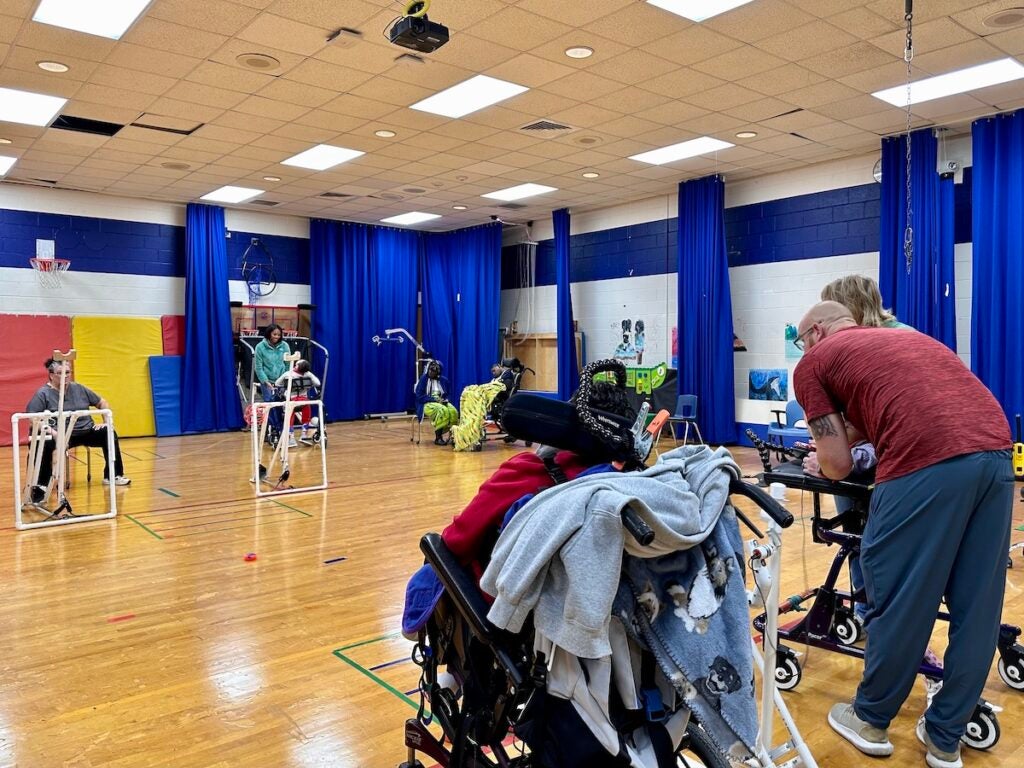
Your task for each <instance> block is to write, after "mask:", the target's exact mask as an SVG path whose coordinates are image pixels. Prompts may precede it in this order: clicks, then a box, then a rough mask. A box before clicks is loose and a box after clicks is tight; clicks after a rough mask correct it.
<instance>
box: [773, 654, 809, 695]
mask: <svg viewBox="0 0 1024 768" xmlns="http://www.w3.org/2000/svg"><path fill="white" fill-rule="evenodd" d="M803 674H804V673H803V670H802V669H800V662H799V661H798V660H797V658H796V654H795V653H793V652H792V651H791V650H789V649H788V648H779V653H778V657H777V661H776V666H775V684H776V686H778V688H779V690H780V691H791V690H793V689H794V688H796V687H797V686H798V685H800V679H801V678H802V677H803Z"/></svg>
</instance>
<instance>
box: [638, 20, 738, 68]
mask: <svg viewBox="0 0 1024 768" xmlns="http://www.w3.org/2000/svg"><path fill="white" fill-rule="evenodd" d="M742 45H743V43H742V42H740V41H739V40H735V39H733V38H731V37H727V36H726V35H723V34H720V33H718V32H715V30H713V29H708V28H707V27H705V26H703V25H701V24H694V25H693V26H691V27H687V28H686V29H683V30H680V31H678V32H675V33H673V34H671V35H668V36H667V37H662V38H661V39H659V40H655V41H654V42H652V43H649V44H646V45H645V46H644V50H645V51H647V52H648V53H653V54H654V55H655V56H660V57H661V58H663V59H668V60H669V61H674V62H675V63H676V64H682V65H684V66H687V65H690V64H694V63H696V62H698V61H704V60H705V59H710V58H713V57H715V56H720V55H722V54H723V53H728V52H729V51H732V50H735V49H736V48H739V47H740V46H742Z"/></svg>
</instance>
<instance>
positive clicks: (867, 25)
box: [812, 0, 903, 40]
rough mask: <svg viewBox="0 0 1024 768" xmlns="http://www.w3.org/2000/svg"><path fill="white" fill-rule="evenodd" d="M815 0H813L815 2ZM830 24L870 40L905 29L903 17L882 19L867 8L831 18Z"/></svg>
mask: <svg viewBox="0 0 1024 768" xmlns="http://www.w3.org/2000/svg"><path fill="white" fill-rule="evenodd" d="M813 1H814V0H812V2H813ZM828 21H829V23H830V24H832V25H833V26H835V27H838V28H839V29H841V30H843V31H845V32H848V33H850V34H851V35H856V36H857V37H859V38H861V39H862V40H869V39H871V38H872V37H877V36H878V35H884V34H885V33H886V32H891V31H892V30H894V29H901V28H902V27H903V16H902V14H899V15H897V16H894V17H882V16H879V15H878V14H877V13H874V12H873V11H871V10H869V9H867V8H850V9H848V10H845V11H843V12H841V13H837V14H835V15H834V16H830V17H829V20H828Z"/></svg>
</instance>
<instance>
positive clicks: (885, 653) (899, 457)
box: [793, 302, 1013, 768]
mask: <svg viewBox="0 0 1024 768" xmlns="http://www.w3.org/2000/svg"><path fill="white" fill-rule="evenodd" d="M797 343H798V346H799V345H800V344H801V343H802V345H803V346H804V348H805V349H806V351H807V353H806V354H805V355H804V357H803V359H802V360H801V361H800V363H799V365H797V367H796V371H795V373H794V375H793V382H794V387H795V391H796V399H797V401H798V402H799V403H800V405H801V406H803V409H804V412H805V413H806V416H807V424H808V427H809V428H810V431H811V434H812V435H813V437H814V439H815V442H816V444H817V454H818V463H819V464H820V467H821V471H822V472H823V474H824V475H825V476H826V477H830V478H832V479H834V480H839V479H842V478H844V477H846V475H847V474H849V472H850V469H851V466H852V458H851V454H850V444H851V443H852V442H855V441H856V440H858V439H861V436H863V437H866V438H867V439H868V440H869V441H870V442H871V443H873V444H874V445H875V449H876V451H877V455H878V471H877V476H876V488H875V491H874V493H873V495H872V498H871V507H870V511H869V514H868V522H867V527H866V529H865V531H864V537H863V541H862V544H861V562H862V564H863V566H864V577H865V587H866V590H867V597H868V603H869V609H868V614H867V617H866V626H867V629H868V643H867V648H866V650H865V659H864V677H863V679H862V680H861V683H860V686H859V687H858V689H857V695H856V698H855V699H854V701H853V703H852V704H837V705H835V706H834V707H833V708H832V710H831V712H830V713H829V718H828V719H829V724H830V725H831V726H832V728H833V729H835V730H836V732H838V733H839V734H840V735H841V736H843V737H844V738H846V739H847V740H848V741H850V742H851V743H852V744H853V745H854V746H856V747H857V748H858V749H860V750H861V751H862V752H864V753H866V754H869V755H876V756H884V755H889V754H892V751H893V747H892V744H891V743H890V741H889V736H888V727H889V723H890V721H891V720H892V719H893V718H894V717H895V716H896V714H897V712H899V709H900V706H901V705H902V704H903V702H904V700H905V699H906V697H907V695H908V694H909V693H910V690H911V688H912V687H913V684H914V677H915V675H916V672H917V667H918V663H919V660H920V659H921V657H922V656H923V655H924V652H925V648H926V647H927V645H928V641H929V639H930V637H931V633H932V627H933V625H934V623H935V619H936V614H937V612H938V609H939V605H940V602H941V600H942V598H943V597H945V599H946V603H947V606H948V609H949V613H950V616H951V619H950V625H949V626H950V630H949V649H948V650H947V651H946V654H945V658H944V675H943V686H942V689H941V690H940V691H939V693H938V694H937V695H936V696H935V698H934V699H933V700H932V703H931V706H930V707H929V708H928V711H927V712H925V714H924V716H923V717H922V718H921V720H920V721H919V723H918V727H917V735H918V738H919V739H921V741H922V742H923V743H924V744H925V745H926V747H927V749H928V753H927V763H928V765H929V766H932V768H960V766H961V765H962V763H961V761H960V748H959V745H960V737H961V736H962V735H963V733H964V730H965V728H966V725H967V722H968V721H969V719H970V717H971V713H972V712H973V710H974V707H975V705H976V704H977V701H978V697H979V696H980V695H981V692H982V689H983V688H984V686H985V678H986V677H987V676H988V671H989V667H990V666H991V663H992V654H993V652H994V651H995V647H996V638H997V635H998V630H999V621H1000V613H1001V611H1002V603H1003V588H1004V583H1005V575H1006V551H1007V547H1008V546H1009V533H1010V513H1011V507H1012V505H1013V474H1012V470H1011V462H1010V452H1009V450H1010V446H1011V440H1010V427H1009V424H1008V423H1007V421H1006V416H1005V415H1004V413H1003V410H1002V408H1001V407H1000V405H999V403H998V402H997V401H996V399H995V398H994V397H993V396H992V393H991V392H989V391H988V389H986V388H985V385H984V384H982V383H981V382H980V381H979V380H978V379H977V378H976V377H975V376H974V375H973V374H972V373H971V372H970V371H969V370H968V369H967V368H966V367H965V366H964V365H963V363H962V362H961V361H960V359H959V358H958V357H957V356H956V355H955V354H954V353H953V352H951V351H950V350H949V349H948V348H947V347H945V346H944V345H942V344H940V343H939V342H937V341H935V340H934V339H932V338H930V337H928V336H925V335H924V334H921V333H917V332H916V331H911V330H907V331H902V330H892V329H885V328H863V327H858V326H857V325H856V323H855V322H854V320H853V317H852V316H851V315H850V312H849V310H848V309H846V307H844V306H843V305H841V304H838V303H836V302H822V303H820V304H817V305H815V306H814V307H812V308H811V310H810V311H809V312H808V313H807V315H806V316H805V317H804V318H803V320H801V321H800V326H799V335H798V336H797ZM844 419H845V422H844Z"/></svg>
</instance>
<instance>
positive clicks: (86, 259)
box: [0, 209, 309, 285]
mask: <svg viewBox="0 0 1024 768" xmlns="http://www.w3.org/2000/svg"><path fill="white" fill-rule="evenodd" d="M254 237H257V238H259V239H260V240H261V241H262V242H263V244H264V245H266V246H267V249H268V250H269V251H270V253H271V255H272V257H273V260H274V269H275V272H276V274H277V281H278V282H279V283H298V284H300V285H307V284H309V241H308V240H306V239H304V238H300V237H283V236H278V235H261V234H254V233H251V232H232V233H231V237H230V238H228V240H227V249H228V265H229V270H230V271H229V277H230V278H231V279H233V280H241V279H242V275H241V268H242V255H243V253H244V251H245V248H246V246H248V244H249V243H250V241H251V239H252V238H254ZM36 240H54V241H55V242H56V251H57V257H58V258H62V259H71V268H72V269H73V270H75V271H76V272H109V273H114V274H122V275H150V276H154V277H185V228H184V227H176V226H171V225H167V224H150V223H147V222H139V221H121V220H119V219H100V218H95V217H91V216H71V215H66V214H55V213H36V212H34V211H13V210H5V209H0V267H20V268H24V269H28V268H29V259H30V258H32V257H33V256H35V255H36Z"/></svg>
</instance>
